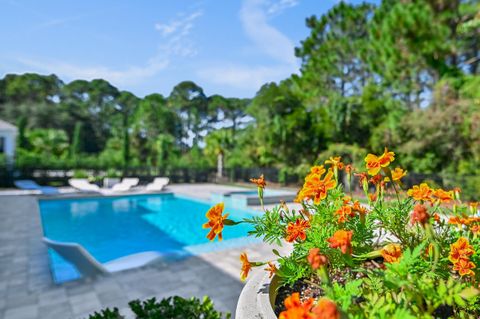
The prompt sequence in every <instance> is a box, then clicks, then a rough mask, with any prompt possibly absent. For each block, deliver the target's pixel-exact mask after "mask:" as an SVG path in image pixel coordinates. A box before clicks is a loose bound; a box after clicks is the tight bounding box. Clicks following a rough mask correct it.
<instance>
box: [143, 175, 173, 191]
mask: <svg viewBox="0 0 480 319" xmlns="http://www.w3.org/2000/svg"><path fill="white" fill-rule="evenodd" d="M169 182H170V179H169V178H168V177H156V178H155V179H154V180H153V182H151V183H150V184H148V185H147V187H145V190H147V191H149V192H160V191H162V190H163V189H164V188H165V186H167V185H168V183H169Z"/></svg>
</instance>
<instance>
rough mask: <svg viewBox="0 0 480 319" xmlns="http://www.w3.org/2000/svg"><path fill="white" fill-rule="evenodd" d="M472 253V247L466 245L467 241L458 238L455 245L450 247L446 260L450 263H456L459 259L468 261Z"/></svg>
mask: <svg viewBox="0 0 480 319" xmlns="http://www.w3.org/2000/svg"><path fill="white" fill-rule="evenodd" d="M474 252H475V251H474V250H473V246H471V245H470V244H469V243H468V239H467V238H465V237H460V238H459V239H458V240H457V241H456V242H455V243H453V244H451V245H450V254H449V256H448V259H449V260H450V261H451V262H452V263H456V262H457V261H459V260H460V259H468V258H469V257H470V256H471V255H473V253H474Z"/></svg>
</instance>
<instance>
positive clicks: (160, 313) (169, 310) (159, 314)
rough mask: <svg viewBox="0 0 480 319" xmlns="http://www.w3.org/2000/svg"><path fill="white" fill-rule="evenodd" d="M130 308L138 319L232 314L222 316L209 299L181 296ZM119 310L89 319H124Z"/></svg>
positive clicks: (215, 318)
mask: <svg viewBox="0 0 480 319" xmlns="http://www.w3.org/2000/svg"><path fill="white" fill-rule="evenodd" d="M129 306H130V308H131V310H132V312H133V313H134V314H135V318H137V319H221V318H226V319H229V318H230V314H229V313H227V314H222V313H221V312H218V311H216V310H215V308H214V306H213V303H212V301H211V300H210V298H208V297H204V298H203V300H202V301H201V300H199V299H198V298H195V297H192V298H190V299H185V298H182V297H179V296H173V297H168V298H164V299H162V300H160V301H157V300H156V299H155V298H152V299H148V300H145V301H140V300H134V301H131V302H129ZM123 318H124V317H123V316H122V315H120V313H119V311H118V309H117V308H114V309H113V310H111V309H109V308H107V309H104V310H102V311H100V312H95V313H94V314H93V315H90V316H89V319H123Z"/></svg>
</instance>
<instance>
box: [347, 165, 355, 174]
mask: <svg viewBox="0 0 480 319" xmlns="http://www.w3.org/2000/svg"><path fill="white" fill-rule="evenodd" d="M352 172H353V166H352V164H347V165H345V173H347V174H352Z"/></svg>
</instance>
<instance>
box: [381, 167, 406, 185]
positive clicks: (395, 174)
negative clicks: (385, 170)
mask: <svg viewBox="0 0 480 319" xmlns="http://www.w3.org/2000/svg"><path fill="white" fill-rule="evenodd" d="M405 175H407V171H404V170H403V169H401V168H400V167H396V168H395V169H394V170H393V171H392V179H393V181H394V182H397V181H399V180H401V179H402V178H403V177H405ZM385 181H386V182H389V181H390V178H389V177H385Z"/></svg>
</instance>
